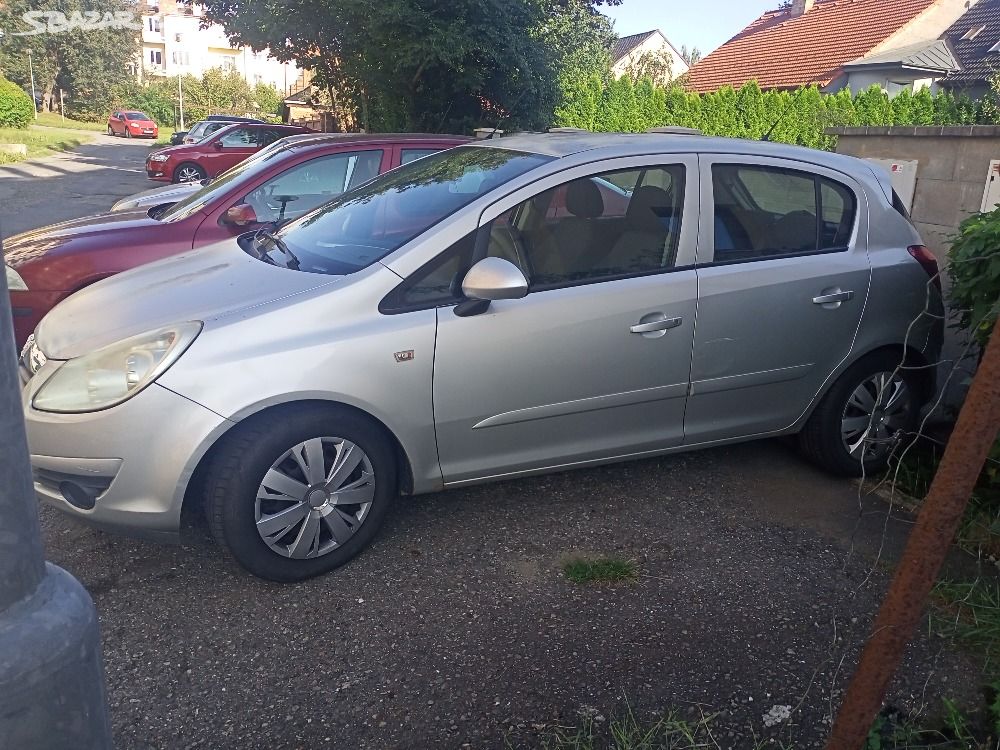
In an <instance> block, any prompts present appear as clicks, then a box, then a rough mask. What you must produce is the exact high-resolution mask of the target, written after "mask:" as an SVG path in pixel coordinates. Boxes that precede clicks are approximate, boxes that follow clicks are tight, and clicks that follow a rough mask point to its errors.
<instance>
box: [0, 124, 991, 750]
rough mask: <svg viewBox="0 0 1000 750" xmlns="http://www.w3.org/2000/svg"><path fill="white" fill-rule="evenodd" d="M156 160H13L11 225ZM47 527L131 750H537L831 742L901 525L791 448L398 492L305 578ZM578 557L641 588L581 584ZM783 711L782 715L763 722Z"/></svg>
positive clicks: (921, 691) (970, 684)
mask: <svg viewBox="0 0 1000 750" xmlns="http://www.w3.org/2000/svg"><path fill="white" fill-rule="evenodd" d="M144 153H145V149H144V148H143V147H142V146H140V145H138V144H134V143H127V142H125V141H122V140H113V141H111V140H108V139H104V138H102V139H101V140H100V141H99V142H97V143H95V144H93V145H90V146H86V147H84V148H83V149H81V157H79V163H77V161H76V160H74V158H72V157H60V158H59V159H58V160H57V163H56V164H54V165H53V164H52V163H51V162H46V164H45V165H44V166H34V165H31V166H29V165H25V166H22V167H18V168H16V171H15V175H14V176H13V179H12V177H11V173H10V171H9V169H10V168H5V169H2V170H0V221H2V222H3V223H4V225H5V226H9V225H14V226H19V227H20V228H21V229H25V228H28V225H29V224H30V223H31V222H34V224H36V225H37V224H43V223H45V222H46V221H52V220H55V219H59V218H66V217H68V216H69V215H79V214H83V213H86V212H88V211H91V210H94V209H96V208H101V207H103V205H107V204H109V203H110V202H111V201H112V200H113V199H114V198H116V197H118V196H119V195H122V194H125V193H126V192H129V191H132V190H138V189H142V188H143V187H145V186H146V181H145V180H144V179H143V178H139V177H138V175H136V173H135V172H130V171H129V170H130V169H135V168H136V166H137V165H138V164H139V162H140V160H141V157H142V155H143V154H144ZM91 167H93V168H91ZM36 169H37V170H39V171H41V172H43V173H44V170H48V169H51V170H53V171H54V172H56V173H57V174H55V175H53V176H51V177H45V176H33V175H34V173H35V170H36ZM98 188H99V189H100V190H101V192H100V193H98V192H96V191H97V189H98ZM71 196H75V202H73V203H72V206H67V205H63V204H65V203H66V202H67V201H68V200H69V199H70V197H71ZM42 198H44V200H45V201H46V203H45V205H38V204H36V201H38V200H42ZM26 216H30V218H26ZM41 515H42V527H43V532H44V535H45V543H46V547H47V553H48V556H49V558H50V559H51V560H52V561H53V562H55V563H56V564H58V565H61V566H63V567H65V568H66V569H67V570H69V571H70V572H71V573H73V574H74V575H76V576H77V577H78V578H79V579H80V580H81V581H82V582H83V583H84V585H86V587H87V588H88V590H89V591H90V592H91V594H92V595H93V597H94V600H95V603H96V605H97V608H98V611H99V613H100V618H101V625H102V629H103V639H104V647H105V666H106V670H107V678H108V686H109V692H110V700H111V710H112V718H113V724H114V730H115V735H116V741H117V746H118V747H119V748H158V749H159V748H212V749H215V748H269V749H271V748H273V749H277V748H306V747H352V748H353V747H357V748H401V749H402V748H431V747H434V748H436V747H444V748H459V747H471V748H505V747H516V748H520V747H534V746H538V745H539V744H540V737H541V736H543V735H544V734H545V733H546V732H547V731H549V730H550V729H551V727H552V726H554V725H567V724H574V723H576V722H577V721H578V720H579V718H580V716H581V715H582V714H588V713H589V714H591V715H597V716H598V717H603V718H604V719H607V718H608V717H610V716H612V715H613V714H614V713H615V712H616V711H623V710H625V708H626V706H628V707H630V708H631V710H632V711H634V712H635V713H636V714H637V715H639V716H640V717H648V716H651V715H652V714H653V712H657V711H665V710H668V709H672V708H676V709H680V710H681V711H683V712H687V714H689V715H697V714H698V713H699V712H702V711H703V712H704V713H705V714H718V716H717V717H716V718H715V719H714V722H713V732H714V736H715V739H716V741H717V743H718V746H719V747H720V748H729V747H750V746H752V744H753V740H752V738H753V737H754V736H756V737H757V738H758V739H761V738H766V737H776V738H779V739H782V740H784V741H786V742H791V743H792V746H794V747H796V748H805V747H813V746H819V743H821V742H822V739H823V737H824V736H825V732H826V730H827V728H828V722H829V717H830V713H831V710H832V707H834V706H835V705H836V702H837V700H838V699H839V696H840V695H841V694H842V690H843V688H844V687H845V684H846V680H847V679H848V677H849V675H850V673H851V670H852V668H853V665H854V663H855V661H856V658H857V655H858V651H859V648H860V645H861V644H862V643H863V641H864V638H865V636H866V635H867V633H868V630H869V627H870V624H871V618H872V615H873V613H874V612H875V610H876V608H877V605H878V601H879V597H880V596H881V593H882V591H883V590H884V587H885V585H886V584H887V581H888V578H887V576H888V572H889V571H890V570H891V563H892V561H893V560H894V559H895V557H896V555H897V554H898V552H899V550H900V548H901V544H902V542H903V540H904V537H905V533H906V530H907V528H908V524H909V521H908V519H907V518H905V517H896V516H895V515H892V516H890V515H888V506H887V505H886V504H885V503H884V502H883V501H881V500H877V499H872V498H866V499H863V500H859V493H858V488H857V486H856V485H855V484H854V483H852V482H849V481H842V480H834V479H831V478H829V477H827V476H825V475H823V474H821V473H820V472H818V471H815V470H814V469H812V468H811V467H809V466H808V465H806V464H804V463H803V462H802V461H800V460H799V459H798V457H797V456H796V455H795V454H794V453H792V452H791V451H790V450H789V449H788V448H786V447H785V446H784V445H783V444H780V443H777V442H766V443H758V444H751V445H745V446H737V447H731V448H725V449H718V450H711V451H703V452H701V453H696V454H687V455H680V456H674V457H670V458H663V459H658V460H649V461H643V462H637V463H632V464H625V465H620V466H613V467H606V468H601V469H593V470H587V471H579V472H572V473H566V474H560V475H554V476H550V477H542V478H534V479H528V480H521V481H511V482H505V483H502V484H494V485H489V486H483V487H477V488H472V489H464V490H457V491H451V492H445V493H440V494H437V495H433V496H427V497H422V498H415V499H409V500H400V501H399V502H398V503H397V505H396V508H395V510H394V512H392V513H391V514H390V517H389V520H388V522H387V524H386V527H385V528H384V529H383V531H382V532H381V534H380V535H379V537H378V538H377V539H376V542H375V544H374V546H373V547H372V548H371V549H369V550H368V551H366V552H365V553H363V554H362V555H361V556H360V557H358V558H357V559H356V560H355V561H354V562H353V563H351V564H350V565H348V566H346V567H344V568H342V569H340V570H339V571H337V572H335V573H333V574H331V575H328V576H325V577H323V578H321V579H317V580H313V581H310V582H307V583H304V584H298V585H292V586H279V585H274V584H269V583H265V582H262V581H258V580H255V579H252V578H250V577H249V576H247V575H246V574H244V573H243V572H242V571H241V570H240V569H239V568H237V567H236V566H235V564H233V563H232V562H231V561H230V560H228V559H227V558H226V557H225V556H224V555H223V554H222V553H221V552H220V551H219V550H218V549H216V548H215V547H214V546H212V545H211V544H210V543H208V542H207V541H202V542H200V543H195V544H191V545H188V546H184V547H180V546H178V547H167V546H157V545H154V544H147V543H144V542H136V541H131V540H127V539H123V538H118V537H114V536H109V535H106V534H103V533H100V532H96V531H93V530H91V529H88V528H86V527H83V526H80V525H78V524H77V523H75V522H73V521H71V520H69V519H67V518H64V517H63V516H62V515H60V514H58V513H57V512H56V511H53V510H50V509H48V508H43V509H42V511H41ZM579 553H588V554H610V555H616V556H622V557H627V558H630V559H632V560H634V561H636V562H637V563H638V566H639V570H640V578H639V580H638V581H637V582H636V583H634V584H628V585H619V586H603V587H602V586H598V587H587V586H578V585H574V584H571V583H569V582H568V581H567V580H566V579H565V578H564V577H563V576H562V574H561V564H562V562H563V561H564V560H566V559H567V558H568V557H570V556H573V555H574V554H579ZM976 666H977V665H976V664H975V663H974V662H972V661H971V660H970V659H968V658H967V657H965V656H962V655H960V654H956V653H953V652H952V651H951V650H950V649H949V648H948V647H947V646H946V645H945V644H944V643H942V642H941V641H938V640H934V639H928V638H925V637H921V639H920V640H918V641H917V642H916V643H915V644H913V646H912V647H911V648H910V650H909V653H908V656H907V661H906V665H905V667H904V669H903V670H902V671H901V673H900V674H899V676H898V679H897V681H896V683H895V684H894V686H893V688H892V693H891V696H890V700H891V702H892V703H893V705H896V706H898V707H901V708H902V709H904V710H909V711H919V710H922V709H928V710H930V711H932V712H933V711H934V710H936V708H937V707H938V706H939V705H940V698H941V697H942V696H949V697H952V698H958V699H959V700H963V699H966V700H975V699H976V697H977V696H976V688H977V685H978V682H977V679H976V675H975V672H976ZM774 705H784V706H790V707H792V709H793V713H792V720H791V723H790V724H785V725H782V726H780V727H778V728H770V729H768V728H765V727H764V725H763V721H762V716H763V714H764V713H766V712H767V711H768V709H770V708H771V707H772V706H774ZM599 723H600V722H599Z"/></svg>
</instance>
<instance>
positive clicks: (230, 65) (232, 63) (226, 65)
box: [222, 55, 236, 70]
mask: <svg viewBox="0 0 1000 750" xmlns="http://www.w3.org/2000/svg"><path fill="white" fill-rule="evenodd" d="M222 69H223V70H236V56H235V55H226V56H225V57H223V58H222Z"/></svg>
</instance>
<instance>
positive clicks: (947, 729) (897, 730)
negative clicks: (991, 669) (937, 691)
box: [864, 682, 1000, 750]
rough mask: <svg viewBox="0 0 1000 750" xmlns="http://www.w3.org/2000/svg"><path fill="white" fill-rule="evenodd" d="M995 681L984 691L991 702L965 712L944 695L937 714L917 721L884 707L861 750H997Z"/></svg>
mask: <svg viewBox="0 0 1000 750" xmlns="http://www.w3.org/2000/svg"><path fill="white" fill-rule="evenodd" d="M998 686H1000V685H998V683H996V682H995V683H993V685H991V686H990V687H989V688H988V690H987V693H988V694H990V695H991V696H993V697H991V698H990V700H992V703H986V704H984V705H983V706H982V707H981V708H980V709H979V710H976V711H965V710H963V709H962V708H960V707H959V706H958V705H957V704H956V703H955V702H954V701H951V700H948V699H947V698H945V699H944V700H943V701H942V705H941V709H940V711H939V712H938V713H937V715H935V716H933V717H929V718H927V719H924V720H919V721H918V720H917V719H915V718H913V717H909V716H906V715H904V714H901V713H899V712H898V711H896V710H894V709H891V708H886V709H885V710H883V711H882V713H880V714H879V716H878V717H877V718H876V719H875V724H874V725H873V726H872V729H871V731H870V732H869V733H868V740H867V742H866V743H865V746H864V750H926V749H928V748H935V749H936V750H996V749H997V747H1000V745H998V738H1000V701H998V700H997V698H996V697H995V696H996V695H997V688H998Z"/></svg>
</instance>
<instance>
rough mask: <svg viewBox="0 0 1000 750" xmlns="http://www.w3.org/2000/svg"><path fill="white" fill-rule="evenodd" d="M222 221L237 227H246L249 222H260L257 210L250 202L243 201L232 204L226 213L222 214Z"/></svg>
mask: <svg viewBox="0 0 1000 750" xmlns="http://www.w3.org/2000/svg"><path fill="white" fill-rule="evenodd" d="M222 223H223V224H229V225H231V226H236V227H245V226H247V225H248V224H259V223H260V220H259V219H258V218H257V212H256V211H254V210H253V206H251V205H250V204H248V203H241V204H240V205H238V206H230V207H229V208H228V209H226V213H224V214H222Z"/></svg>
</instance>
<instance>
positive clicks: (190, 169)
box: [174, 162, 208, 183]
mask: <svg viewBox="0 0 1000 750" xmlns="http://www.w3.org/2000/svg"><path fill="white" fill-rule="evenodd" d="M207 176H208V175H207V174H206V173H205V170H204V169H202V168H201V167H199V166H198V165H197V164H191V163H190V162H186V163H184V164H181V165H179V166H178V167H177V169H175V170H174V182H178V183H180V182H201V181H202V180H204V179H205V178H206V177H207Z"/></svg>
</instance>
